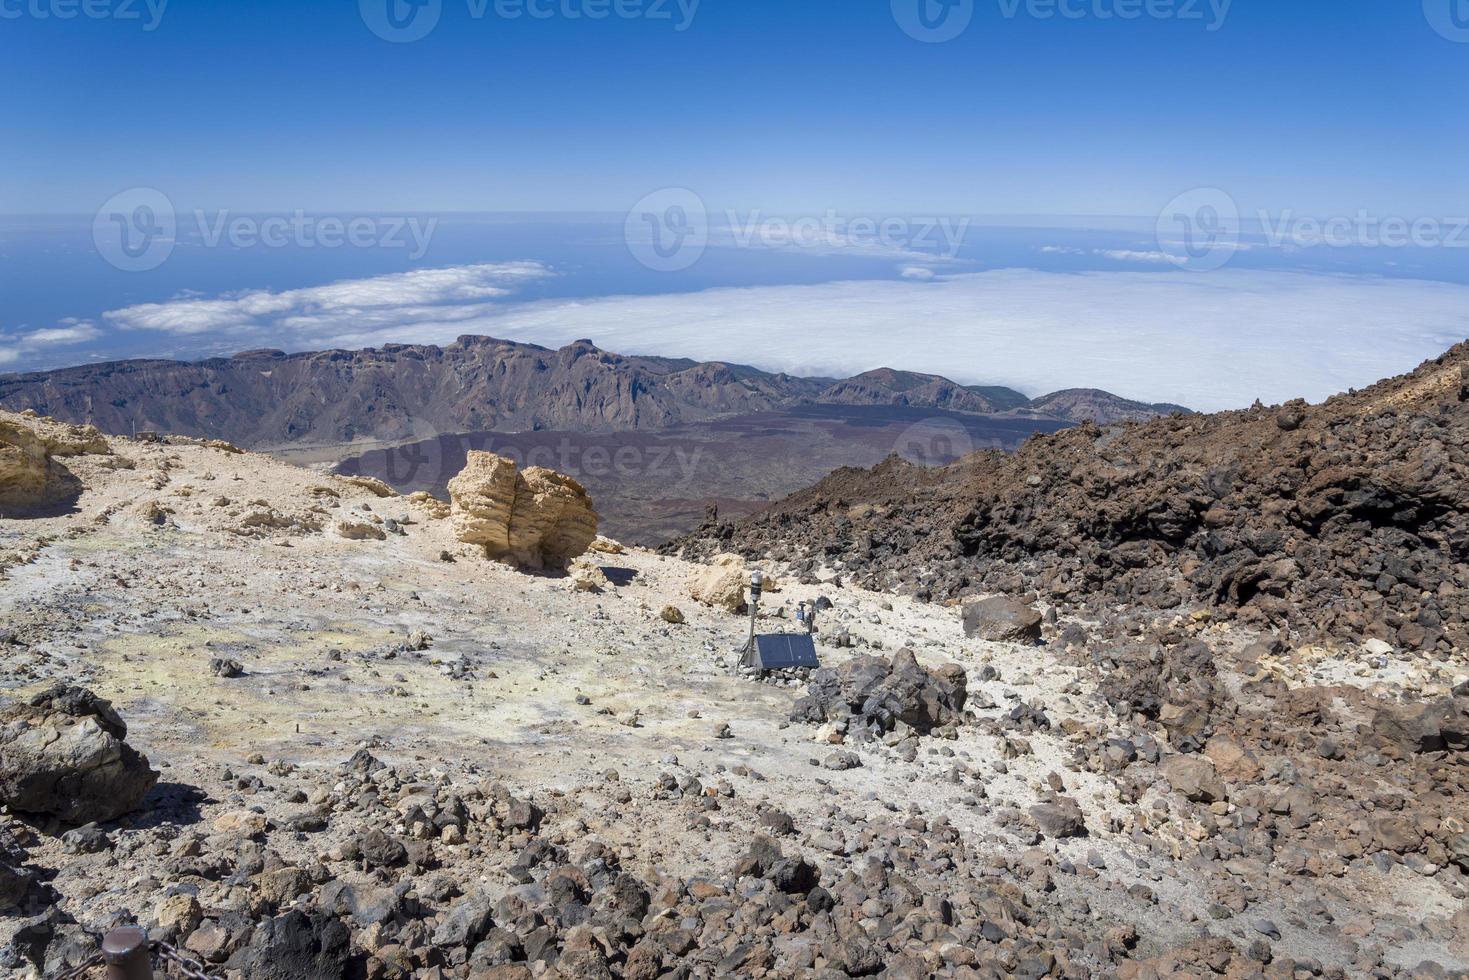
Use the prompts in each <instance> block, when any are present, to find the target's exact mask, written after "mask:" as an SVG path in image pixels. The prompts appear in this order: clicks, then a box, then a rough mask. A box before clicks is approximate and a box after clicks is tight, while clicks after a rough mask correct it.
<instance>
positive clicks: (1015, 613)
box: [964, 596, 1041, 643]
mask: <svg viewBox="0 0 1469 980" xmlns="http://www.w3.org/2000/svg"><path fill="white" fill-rule="evenodd" d="M964 635H965V636H969V637H973V638H975V639H978V640H991V641H993V642H996V643H1036V642H1038V641H1039V640H1040V638H1041V614H1040V613H1038V612H1036V611H1035V610H1034V609H1032V608H1030V607H1029V606H1027V605H1025V604H1024V603H1022V602H1016V601H1015V600H1014V599H1007V598H1005V597H1004V596H992V597H990V598H988V599H976V600H975V601H973V602H968V603H965V605H964Z"/></svg>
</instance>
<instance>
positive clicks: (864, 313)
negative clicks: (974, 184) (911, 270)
mask: <svg viewBox="0 0 1469 980" xmlns="http://www.w3.org/2000/svg"><path fill="white" fill-rule="evenodd" d="M915 268H916V267H915ZM550 274H551V273H550V270H548V269H546V268H545V267H544V266H540V265H538V264H536V263H517V264H514V265H511V266H468V267H463V268H459V269H441V270H430V271H429V272H427V273H423V274H416V273H410V274H406V276H402V277H397V276H385V277H379V278H376V279H368V280H361V281H357V282H345V283H336V284H333V285H331V286H324V287H319V288H314V289H303V290H293V291H290V292H286V293H268V292H257V293H250V294H244V295H241V296H235V297H226V298H223V299H213V300H211V299H192V298H191V299H183V300H179V301H177V302H175V303H161V304H150V305H149V306H146V307H131V308H129V309H127V310H120V311H116V312H115V313H112V314H108V319H109V320H110V321H111V322H115V323H119V324H122V325H125V326H129V327H133V328H138V329H156V330H163V331H166V332H170V333H176V334H177V333H183V334H197V333H198V332H199V331H200V330H209V329H215V326H214V325H216V324H222V325H223V327H221V328H220V329H222V330H223V331H224V332H223V334H222V335H221V336H220V337H216V338H212V339H211V340H210V346H211V348H212V349H215V350H218V349H227V348H230V347H232V348H233V349H239V348H240V347H242V346H261V345H267V346H280V347H286V348H291V349H297V350H301V349H312V348H319V347H348V348H351V347H363V346H376V345H381V344H384V343H390V342H414V343H436V344H444V343H448V342H451V341H452V340H453V339H454V338H455V337H457V336H459V335H460V334H476V333H477V334H488V335H492V336H497V337H503V338H507V339H515V340H523V341H528V342H533V343H538V344H545V345H548V346H558V345H562V344H566V343H569V342H571V341H572V340H575V339H577V338H581V337H591V338H593V339H594V340H595V341H596V342H597V343H598V344H600V345H602V346H603V347H605V348H607V349H609V350H614V351H618V352H621V353H629V354H638V353H648V354H666V355H676V356H687V357H694V358H700V359H707V360H727V361H738V362H743V363H749V364H755V365H757V366H760V367H763V368H767V369H771V370H784V371H791V372H795V373H806V374H825V375H845V374H855V373H858V372H861V371H865V370H869V369H872V368H875V367H881V366H893V367H899V368H905V369H908V370H914V371H927V372H932V373H935V374H942V375H945V376H946V377H950V378H952V379H954V380H955V381H959V382H963V383H998V384H1009V385H1013V386H1015V387H1018V388H1021V389H1023V390H1025V391H1028V392H1030V393H1032V394H1040V393H1042V392H1047V391H1053V390H1056V389H1059V388H1070V387H1097V388H1105V389H1108V390H1110V391H1114V392H1116V393H1118V394H1121V395H1125V396H1128V397H1133V398H1140V399H1145V400H1148V401H1171V402H1179V403H1182V404H1185V405H1189V406H1191V407H1194V408H1199V409H1205V410H1212V409H1218V408H1230V407H1242V406H1245V405H1248V404H1249V403H1250V402H1252V401H1254V400H1255V399H1256V398H1260V399H1262V400H1264V401H1267V402H1278V401H1284V400H1286V399H1289V398H1293V397H1298V396H1299V397H1307V398H1311V399H1313V400H1319V399H1322V398H1325V397H1327V396H1328V395H1331V394H1334V393H1336V392H1338V391H1341V390H1344V389H1346V388H1348V387H1361V386H1364V385H1367V384H1370V383H1372V382H1374V381H1377V380H1379V379H1380V378H1382V377H1385V376H1387V375H1390V374H1395V373H1398V372H1401V371H1405V370H1408V369H1410V368H1412V367H1414V366H1416V365H1417V364H1418V363H1419V362H1421V361H1422V360H1424V359H1426V358H1429V357H1432V356H1435V355H1437V354H1439V353H1441V352H1442V351H1443V350H1444V349H1446V348H1447V347H1449V346H1450V345H1452V344H1453V343H1456V342H1458V341H1459V340H1462V339H1464V338H1465V337H1466V336H1469V286H1461V285H1455V284H1450V283H1440V282H1427V281H1421V280H1411V279H1382V278H1376V277H1365V276H1330V275H1318V274H1311V273H1298V272H1270V271H1258V270H1245V269H1226V270H1221V271H1218V272H1212V273H1186V272H1180V271H1176V270H1168V271H1152V270H1147V271H1143V270H1139V271H1125V272H1115V271H1114V272H1088V273H1080V274H1071V273H1055V272H1043V271H1038V270H1032V269H1003V270H994V271H989V272H981V273H973V274H964V275H953V276H947V277H942V278H933V279H929V280H913V279H890V280H877V281H858V282H834V283H823V284H819V285H803V286H762V287H745V288H721V289H712V290H708V291H705V292H699V293H681V294H667V295H656V296H611V297H604V298H599V299H583V300H547V301H541V302H534V303H518V304H510V303H506V302H505V301H504V300H503V296H504V294H505V293H506V292H507V291H509V290H511V289H513V287H514V285H515V284H516V283H517V282H524V281H527V280H529V279H532V278H537V277H540V276H545V275H550ZM246 335H248V336H249V337H250V339H251V343H249V344H245V343H242V342H241V338H242V337H244V336H246ZM4 339H5V338H0V340H4ZM196 346H197V345H196ZM0 357H3V354H0ZM12 359H13V358H12Z"/></svg>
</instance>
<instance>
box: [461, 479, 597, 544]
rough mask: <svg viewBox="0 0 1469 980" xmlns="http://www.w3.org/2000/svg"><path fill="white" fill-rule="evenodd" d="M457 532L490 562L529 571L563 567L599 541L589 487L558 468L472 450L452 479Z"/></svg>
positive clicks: (595, 514) (595, 513) (462, 539)
mask: <svg viewBox="0 0 1469 980" xmlns="http://www.w3.org/2000/svg"><path fill="white" fill-rule="evenodd" d="M449 498H450V500H451V501H452V504H451V506H452V516H453V521H454V534H455V537H457V538H458V539H459V540H460V541H463V542H465V543H466V544H474V545H479V546H481V547H483V548H484V549H485V554H486V555H487V556H489V557H490V558H494V559H497V560H500V561H507V562H512V563H514V564H516V565H520V566H522V567H525V568H531V569H543V568H558V569H564V568H566V567H567V566H568V565H569V564H571V562H572V560H573V559H575V558H578V557H580V556H581V555H583V554H585V553H586V551H587V549H588V548H590V547H591V545H592V542H593V541H595V540H596V538H597V512H596V510H595V509H593V507H592V498H591V497H590V496H589V495H588V494H587V491H586V488H585V487H583V486H582V485H581V484H580V483H578V482H576V481H575V480H573V479H572V478H571V477H569V476H566V475H565V474H563V473H557V472H556V471H555V470H548V469H545V468H544V467H540V466H532V467H529V468H528V469H526V470H524V471H523V472H522V471H521V470H520V469H519V468H518V467H517V466H516V465H515V462H514V460H510V459H506V458H505V457H503V456H497V455H496V454H494V453H488V452H478V451H471V452H470V453H469V456H468V459H467V460H466V462H465V465H464V469H463V470H461V471H460V472H459V475H458V476H456V477H454V479H452V480H450V481H449Z"/></svg>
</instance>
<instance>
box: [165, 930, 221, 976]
mask: <svg viewBox="0 0 1469 980" xmlns="http://www.w3.org/2000/svg"><path fill="white" fill-rule="evenodd" d="M153 949H154V950H155V951H156V952H157V953H158V955H159V956H161V957H163V958H164V959H166V960H168V961H169V962H171V963H173V964H174V965H175V966H176V967H178V970H179V972H180V973H182V974H183V975H184V976H186V977H188V978H189V980H219V977H216V976H215V975H214V974H212V973H210V972H208V971H207V970H205V969H204V964H203V963H200V962H199V961H198V960H191V959H189V958H188V957H187V956H185V955H184V954H183V953H180V952H179V951H178V950H176V949H174V948H173V947H172V946H170V945H169V944H168V943H166V942H164V941H163V940H161V939H155V940H154V941H153Z"/></svg>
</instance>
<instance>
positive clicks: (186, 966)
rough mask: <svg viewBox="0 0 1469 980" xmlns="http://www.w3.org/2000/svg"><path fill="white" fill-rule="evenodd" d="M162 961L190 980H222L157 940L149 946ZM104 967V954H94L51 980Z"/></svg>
mask: <svg viewBox="0 0 1469 980" xmlns="http://www.w3.org/2000/svg"><path fill="white" fill-rule="evenodd" d="M148 945H149V946H150V947H151V948H152V950H153V952H154V953H155V954H157V956H158V957H159V958H160V959H164V960H167V961H168V962H170V963H172V964H173V965H174V967H175V972H177V973H180V974H182V975H183V976H185V977H187V978H188V980H220V978H219V977H217V976H215V975H214V974H212V973H210V972H208V971H207V970H205V969H204V964H203V963H200V962H199V961H198V960H191V959H189V958H188V957H187V956H185V955H184V954H183V953H180V952H179V951H178V950H177V949H175V948H173V947H172V946H170V945H169V944H168V943H166V942H164V941H163V940H161V939H155V940H153V941H152V942H150V943H149V944H148ZM101 965H102V954H101V953H100V952H97V953H93V954H92V955H91V956H88V957H87V958H86V959H85V960H82V962H80V963H78V964H77V965H76V966H74V967H72V968H71V969H69V970H64V971H62V972H61V973H57V974H54V975H53V976H51V977H50V978H49V980H78V978H80V977H82V976H84V975H85V974H86V973H87V971H89V970H91V969H92V968H93V967H97V966H101Z"/></svg>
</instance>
